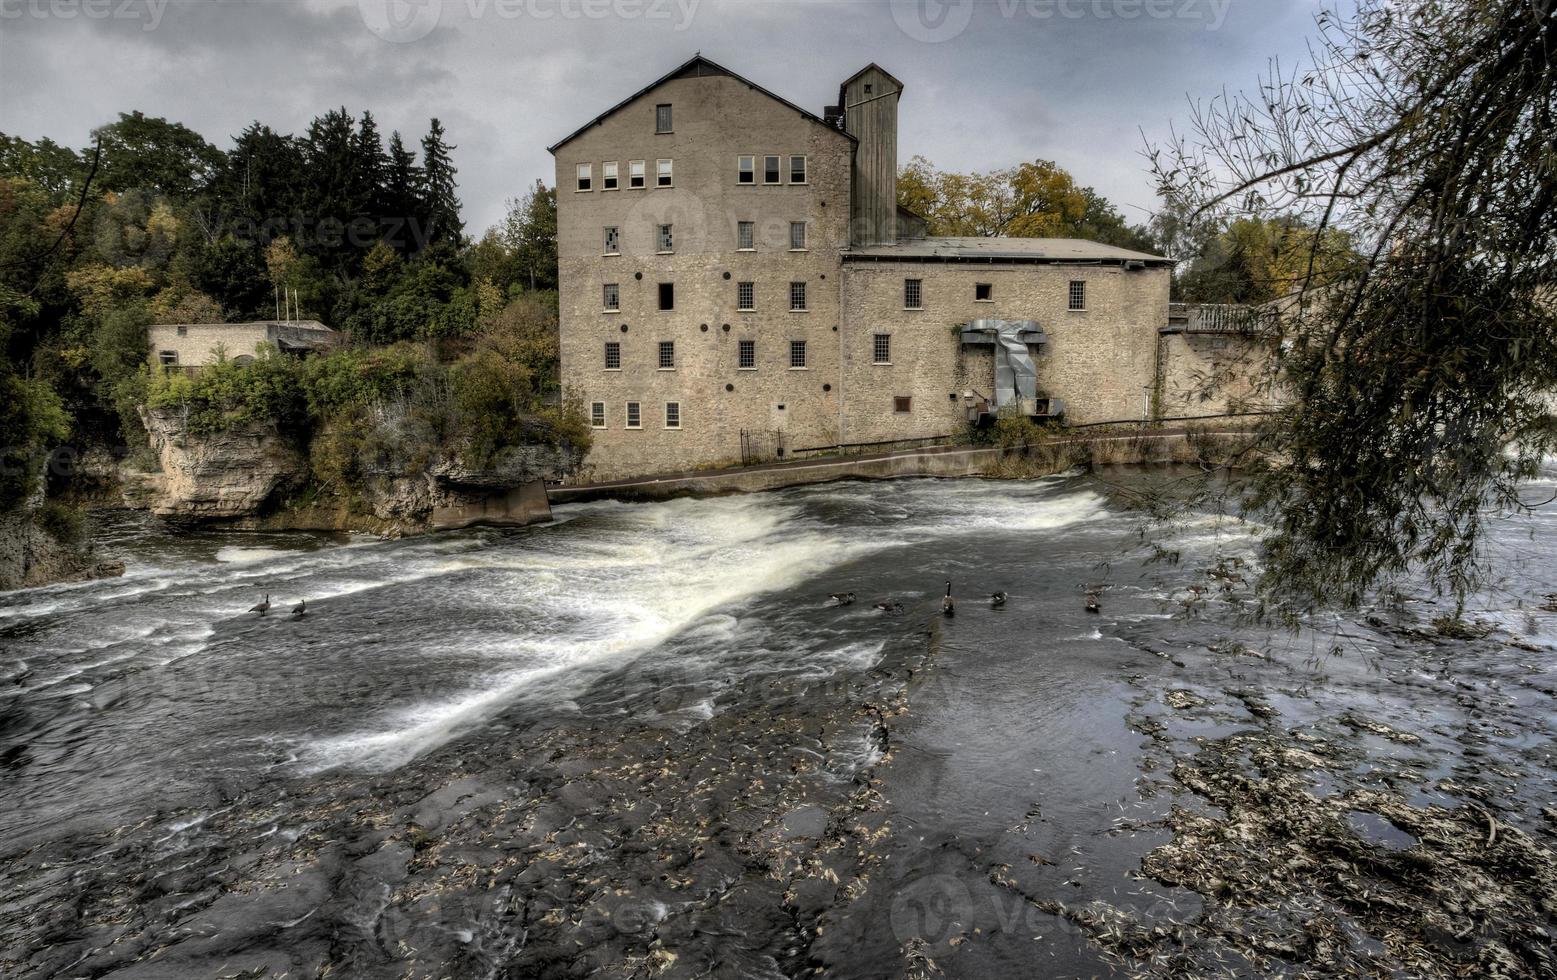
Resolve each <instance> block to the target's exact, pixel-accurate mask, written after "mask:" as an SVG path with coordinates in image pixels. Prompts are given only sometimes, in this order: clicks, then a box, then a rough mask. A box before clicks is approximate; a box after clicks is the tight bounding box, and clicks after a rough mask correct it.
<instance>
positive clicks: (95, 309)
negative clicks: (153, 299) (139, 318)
mask: <svg viewBox="0 0 1557 980" xmlns="http://www.w3.org/2000/svg"><path fill="white" fill-rule="evenodd" d="M65 285H66V286H67V287H68V288H69V289H70V291H71V293H72V294H74V295H75V297H76V300H77V302H79V303H80V304H81V310H82V312H84V313H86V314H87V315H88V316H101V315H103V314H105V313H108V312H110V311H112V310H114V309H115V308H117V307H119V306H122V305H125V304H127V303H132V302H135V301H138V300H141V299H144V298H145V297H146V295H147V294H148V293H150V292H151V291H152V289H153V288H154V287H155V285H156V283H155V281H154V280H153V279H152V274H151V272H150V271H149V270H147V269H144V268H142V267H140V266H128V267H125V268H115V267H114V266H111V265H104V264H102V263H100V262H99V263H93V264H91V265H85V266H82V267H81V268H79V269H72V270H70V271H69V272H67V273H65Z"/></svg>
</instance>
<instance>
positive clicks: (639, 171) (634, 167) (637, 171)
mask: <svg viewBox="0 0 1557 980" xmlns="http://www.w3.org/2000/svg"><path fill="white" fill-rule="evenodd" d="M643 174H644V162H643V161H642V160H630V161H628V163H627V186H628V187H642V186H643Z"/></svg>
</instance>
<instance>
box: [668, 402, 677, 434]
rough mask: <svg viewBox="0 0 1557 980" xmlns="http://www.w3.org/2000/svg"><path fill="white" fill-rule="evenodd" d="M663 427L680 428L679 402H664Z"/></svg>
mask: <svg viewBox="0 0 1557 980" xmlns="http://www.w3.org/2000/svg"><path fill="white" fill-rule="evenodd" d="M665 428H667V429H679V428H681V403H680V402H666V403H665Z"/></svg>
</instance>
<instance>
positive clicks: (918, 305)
mask: <svg viewBox="0 0 1557 980" xmlns="http://www.w3.org/2000/svg"><path fill="white" fill-rule="evenodd" d="M903 308H904V309H907V310H922V309H924V280H922V279H904V280H903Z"/></svg>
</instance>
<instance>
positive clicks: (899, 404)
mask: <svg viewBox="0 0 1557 980" xmlns="http://www.w3.org/2000/svg"><path fill="white" fill-rule="evenodd" d="M913 410H914V399H913V397H912V396H910V395H893V396H892V411H894V412H912V411H913Z"/></svg>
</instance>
